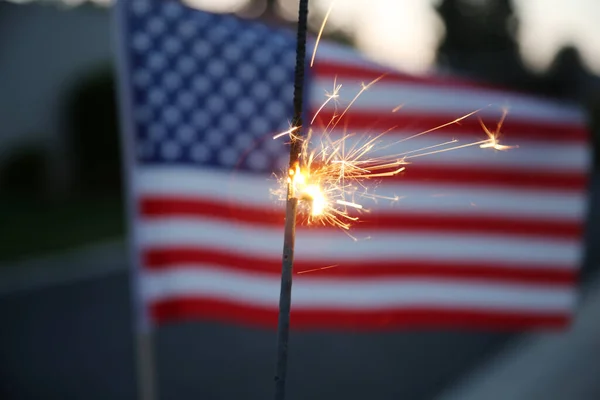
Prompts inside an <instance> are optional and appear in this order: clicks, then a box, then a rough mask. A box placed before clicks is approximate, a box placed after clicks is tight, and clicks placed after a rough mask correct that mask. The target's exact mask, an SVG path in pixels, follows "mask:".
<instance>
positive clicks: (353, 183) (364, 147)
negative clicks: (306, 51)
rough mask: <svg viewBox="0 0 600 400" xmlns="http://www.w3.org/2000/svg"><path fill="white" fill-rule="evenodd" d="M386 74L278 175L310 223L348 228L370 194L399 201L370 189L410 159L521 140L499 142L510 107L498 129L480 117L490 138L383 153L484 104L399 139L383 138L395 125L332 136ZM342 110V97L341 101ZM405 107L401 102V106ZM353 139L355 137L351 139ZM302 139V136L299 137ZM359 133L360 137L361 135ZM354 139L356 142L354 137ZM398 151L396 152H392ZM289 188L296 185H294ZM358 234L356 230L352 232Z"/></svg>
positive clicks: (334, 95)
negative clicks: (372, 131)
mask: <svg viewBox="0 0 600 400" xmlns="http://www.w3.org/2000/svg"><path fill="white" fill-rule="evenodd" d="M382 78H383V75H382V76H380V77H378V78H377V79H375V80H373V81H372V82H370V83H369V84H364V83H363V84H362V85H361V89H360V90H359V92H358V94H357V95H356V96H355V97H354V98H352V100H351V101H350V103H349V104H348V106H346V108H345V109H344V110H343V111H342V112H341V113H340V114H337V112H336V113H334V116H333V117H332V118H331V120H330V121H329V122H328V124H327V126H326V127H325V128H324V129H323V130H322V131H319V135H318V138H315V135H314V130H313V128H312V127H310V128H309V129H308V132H307V136H306V138H304V139H302V148H301V152H300V157H299V161H298V163H297V164H296V165H295V166H294V167H293V168H291V169H289V171H288V172H287V174H284V175H283V176H281V177H279V178H278V181H279V186H278V187H277V188H276V189H273V190H271V193H272V194H273V195H275V196H277V198H278V199H279V200H282V201H285V200H287V196H288V194H289V196H291V197H295V198H297V199H298V200H300V202H299V210H300V214H302V215H304V216H306V221H307V223H308V224H309V225H310V224H315V223H318V224H322V225H329V226H335V227H338V228H341V229H343V230H344V231H348V230H349V229H350V227H351V225H352V224H353V223H354V222H356V221H357V220H358V219H359V214H360V213H361V212H364V211H367V210H366V208H365V207H364V205H363V201H365V200H367V199H368V200H374V201H376V200H377V199H386V200H389V201H397V200H398V199H399V197H398V196H394V197H386V196H379V195H377V194H375V193H373V192H372V191H370V190H369V186H372V185H369V186H368V185H367V182H366V181H368V180H373V179H378V180H379V179H384V178H386V177H391V176H394V175H397V174H399V173H401V172H403V171H404V170H405V169H406V166H407V165H408V164H409V161H408V160H410V159H413V158H417V157H422V156H427V155H433V154H438V153H442V152H446V151H452V150H458V149H462V148H466V147H471V146H479V147H480V148H483V149H485V148H493V149H496V150H507V149H510V148H513V147H517V146H505V145H501V144H499V141H498V138H499V136H500V130H501V128H502V124H503V123H504V119H505V117H506V114H507V111H506V110H504V112H503V115H502V117H501V119H500V121H499V122H498V124H497V127H496V130H495V131H491V130H489V129H488V128H487V127H486V126H485V125H484V124H483V121H482V120H481V119H480V123H481V126H482V128H483V131H484V132H485V134H486V135H487V139H483V140H479V141H475V142H470V143H462V144H461V143H460V142H459V140H457V139H452V140H448V141H445V142H442V143H438V144H434V145H430V146H427V147H423V148H420V149H416V150H409V151H404V152H399V153H393V154H389V155H384V156H378V155H376V153H379V152H381V150H384V149H387V148H390V147H393V146H396V145H398V144H400V143H403V142H406V141H408V140H410V139H414V138H416V137H419V136H422V135H425V134H427V133H431V132H434V131H436V130H439V129H442V128H444V127H447V126H449V125H452V124H456V123H459V122H460V121H462V120H464V119H465V118H468V117H470V116H472V115H474V114H476V113H477V112H479V111H481V109H480V110H475V111H473V112H470V113H468V114H465V115H463V116H462V117H459V118H456V119H454V120H452V121H449V122H447V123H445V124H442V125H439V126H437V127H434V128H431V129H428V130H426V131H423V132H419V133H417V134H414V135H411V136H409V137H407V138H403V139H400V140H398V141H395V142H393V143H388V144H385V145H384V144H383V143H382V141H381V140H380V139H381V138H382V137H383V136H384V135H386V134H387V133H388V132H389V131H391V130H393V129H395V128H396V127H392V128H390V129H389V130H387V131H385V132H382V133H380V134H378V135H375V136H372V137H363V138H356V137H355V135H354V134H351V133H346V134H344V135H343V136H342V137H340V138H338V139H334V138H333V137H332V132H333V130H334V129H335V128H336V126H337V125H338V124H339V122H340V121H341V119H342V117H343V116H344V115H345V114H346V113H347V112H348V111H349V109H350V107H351V106H352V104H354V103H355V101H356V100H357V99H358V97H359V96H360V95H361V94H362V93H364V91H366V90H368V89H369V88H370V87H371V86H372V85H374V84H375V83H377V82H378V81H379V80H381V79H382ZM340 88H341V85H337V83H336V81H335V80H334V85H333V91H332V92H331V93H326V96H325V97H326V100H325V101H324V103H323V104H322V105H321V106H320V107H319V108H318V109H317V111H316V112H315V115H314V116H313V118H312V120H311V125H312V123H313V122H314V120H315V118H316V116H317V115H318V114H319V113H320V112H321V110H323V108H324V107H325V106H326V105H327V104H328V103H329V102H330V101H332V100H333V101H334V103H335V102H336V101H337V99H338V97H339V90H340ZM335 108H336V111H337V103H336V106H335ZM399 108H400V107H397V108H395V109H394V110H392V112H396V111H398V110H399ZM298 129H299V127H291V128H290V129H288V130H286V131H285V132H281V133H279V134H277V135H275V136H274V137H273V138H274V139H277V138H281V137H292V136H293V135H294V133H295V132H296V131H297V130H298ZM351 138H352V139H353V140H352V141H351V140H350V139H351ZM297 139H299V138H297ZM356 139H358V140H356ZM351 142H352V143H351ZM390 153H392V152H390ZM288 188H289V189H290V190H289V191H288ZM349 236H350V237H352V236H351V235H349Z"/></svg>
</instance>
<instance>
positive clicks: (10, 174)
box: [0, 145, 48, 197]
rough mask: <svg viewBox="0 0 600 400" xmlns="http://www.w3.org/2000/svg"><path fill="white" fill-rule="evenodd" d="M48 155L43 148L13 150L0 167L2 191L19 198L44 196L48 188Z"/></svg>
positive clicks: (32, 147)
mask: <svg viewBox="0 0 600 400" xmlns="http://www.w3.org/2000/svg"><path fill="white" fill-rule="evenodd" d="M47 170H48V155H47V153H46V151H45V150H44V149H43V148H42V147H41V146H35V145H24V146H22V147H20V148H17V149H16V150H13V151H12V152H11V153H10V154H9V155H8V158H7V159H6V160H5V161H4V162H3V163H2V165H0V191H1V192H2V193H3V194H14V195H19V196H35V197H38V196H42V195H43V194H44V192H45V190H46V188H47V179H48V176H47Z"/></svg>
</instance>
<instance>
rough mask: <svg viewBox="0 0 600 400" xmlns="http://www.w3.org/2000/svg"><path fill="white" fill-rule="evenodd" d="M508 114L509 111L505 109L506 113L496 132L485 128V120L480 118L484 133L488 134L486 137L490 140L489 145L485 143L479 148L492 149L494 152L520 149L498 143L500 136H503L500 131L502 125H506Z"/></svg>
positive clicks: (504, 112) (503, 114)
mask: <svg viewBox="0 0 600 400" xmlns="http://www.w3.org/2000/svg"><path fill="white" fill-rule="evenodd" d="M507 113H508V110H506V109H504V111H503V112H502V118H500V121H498V124H497V125H496V130H495V131H494V132H492V131H490V130H489V129H488V127H487V126H485V124H484V123H483V120H482V119H481V118H479V123H480V124H481V127H482V128H483V131H484V132H485V133H486V135H488V138H489V140H488V141H487V143H483V144H482V145H481V146H479V147H481V148H482V149H485V148H492V149H494V150H500V151H503V150H508V149H514V148H518V147H519V146H506V145H503V144H500V143H498V139H499V138H500V135H501V132H500V129H502V124H504V119H505V118H506V114H507Z"/></svg>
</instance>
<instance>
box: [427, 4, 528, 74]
mask: <svg viewBox="0 0 600 400" xmlns="http://www.w3.org/2000/svg"><path fill="white" fill-rule="evenodd" d="M437 10H438V13H439V14H440V16H441V17H442V19H443V21H444V24H445V26H446V36H445V38H444V40H443V41H442V43H441V45H440V47H439V50H438V61H439V63H440V65H442V66H445V67H448V68H449V69H450V70H452V71H454V72H457V73H462V74H465V75H469V76H471V77H474V78H477V79H482V80H488V81H491V82H494V83H500V84H505V85H519V84H522V83H523V82H524V81H525V80H527V79H528V78H529V76H528V73H527V71H526V70H525V68H524V66H523V63H522V61H521V58H520V55H519V48H518V44H517V42H516V40H515V33H516V31H517V29H518V20H517V18H516V16H515V14H514V11H513V8H512V3H511V1H510V0H443V1H442V2H441V4H440V5H439V6H438V8H437Z"/></svg>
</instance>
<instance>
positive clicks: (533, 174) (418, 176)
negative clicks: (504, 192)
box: [385, 164, 587, 191]
mask: <svg viewBox="0 0 600 400" xmlns="http://www.w3.org/2000/svg"><path fill="white" fill-rule="evenodd" d="M385 179H386V180H387V181H389V180H401V181H403V182H417V183H434V184H469V185H477V186H488V187H492V186H493V187H496V186H502V187H507V188H527V189H540V190H557V189H558V190H573V191H583V190H585V189H586V187H587V176H586V175H584V174H583V173H574V172H559V171H552V172H549V171H535V170H531V169H520V170H518V171H515V170H506V169H489V168H488V169H486V168H477V167H474V166H464V167H461V166H432V165H426V166H425V165H416V164H415V165H409V166H408V167H407V168H406V170H405V171H403V172H402V173H400V174H398V175H395V176H393V177H388V178H385Z"/></svg>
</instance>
